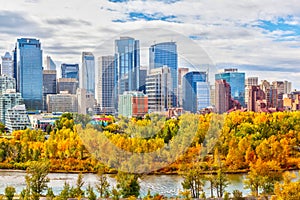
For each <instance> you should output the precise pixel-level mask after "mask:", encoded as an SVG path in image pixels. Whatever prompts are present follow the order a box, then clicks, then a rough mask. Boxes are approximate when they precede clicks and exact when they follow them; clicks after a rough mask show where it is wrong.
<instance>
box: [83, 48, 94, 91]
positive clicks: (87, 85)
mask: <svg viewBox="0 0 300 200" xmlns="http://www.w3.org/2000/svg"><path fill="white" fill-rule="evenodd" d="M95 75H96V74H95V57H94V55H93V54H92V53H91V52H83V53H82V66H81V69H80V80H79V85H80V88H84V89H86V91H87V93H91V94H93V95H94V96H95V77H96V76H95Z"/></svg>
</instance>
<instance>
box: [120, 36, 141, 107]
mask: <svg viewBox="0 0 300 200" xmlns="http://www.w3.org/2000/svg"><path fill="white" fill-rule="evenodd" d="M115 70H116V73H115V75H116V78H115V81H116V84H115V85H116V86H117V87H116V90H117V91H116V94H118V95H117V96H119V95H122V94H123V93H124V92H125V91H137V90H138V89H139V71H140V42H139V40H135V39H134V38H130V37H121V38H120V39H119V40H116V41H115ZM116 102H118V100H116Z"/></svg>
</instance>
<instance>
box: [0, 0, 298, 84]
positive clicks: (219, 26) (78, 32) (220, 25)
mask: <svg viewBox="0 0 300 200" xmlns="http://www.w3.org/2000/svg"><path fill="white" fill-rule="evenodd" d="M4 11H5V12H10V13H15V15H16V16H18V14H19V13H23V14H22V16H23V18H24V20H25V21H27V22H30V23H29V24H31V25H30V26H28V27H26V28H25V29H22V31H21V32H26V33H28V34H25V33H22V34H21V35H20V29H19V28H17V27H15V28H10V27H8V26H7V27H2V29H3V28H6V30H9V31H7V32H1V34H0V38H1V39H2V40H1V43H0V53H1V54H3V53H4V52H5V51H7V50H12V47H13V45H14V43H15V41H16V39H17V37H21V36H32V37H37V38H39V39H41V42H42V46H43V50H44V54H45V55H46V54H50V55H51V56H52V57H53V58H55V59H57V60H59V61H63V62H80V54H81V52H82V51H92V50H94V48H100V49H101V51H102V52H106V53H107V54H108V53H112V52H113V49H114V47H113V41H112V40H111V38H113V37H117V36H120V35H122V33H124V32H127V31H133V30H139V31H133V33H135V32H136V37H137V39H140V40H141V44H142V45H146V46H144V47H145V48H147V47H148V46H147V45H149V44H151V42H153V41H154V40H155V41H156V42H158V41H159V40H172V39H173V40H174V39H175V38H172V37H171V36H168V35H165V34H166V32H165V31H160V30H158V29H157V33H156V35H157V37H156V38H151V37H152V36H153V35H154V34H150V35H149V34H143V31H141V30H143V29H145V28H163V29H167V30H172V31H174V32H178V33H180V34H182V35H184V36H185V37H186V38H188V37H190V36H195V38H197V40H195V41H194V42H195V43H196V44H197V45H199V46H200V47H202V48H203V50H204V51H205V52H207V53H208V55H209V57H210V58H211V60H212V62H213V63H215V64H218V63H236V64H247V65H251V64H252V65H260V66H266V68H268V67H270V66H273V67H278V68H284V69H283V71H284V70H287V72H288V70H291V69H293V68H297V67H298V66H299V65H300V57H299V55H300V48H296V47H299V44H298V42H299V36H298V35H293V34H294V32H293V31H290V30H287V31H286V30H276V31H273V32H269V31H268V30H263V29H262V28H259V27H258V26H257V25H259V23H261V22H259V20H269V21H272V22H274V23H276V22H277V20H278V18H284V19H289V20H287V21H286V24H288V25H298V24H299V22H300V20H299V19H300V4H299V3H298V1H297V0H286V1H274V0H264V1H261V0H252V1H249V0H241V1H235V0H226V1H224V0H201V1H199V0H186V1H177V2H174V3H172V4H166V3H165V2H162V1H129V2H127V3H112V2H109V1H105V0H88V1H82V0H64V1H58V0H51V1H47V0H30V1H24V0H14V1H3V2H2V4H1V8H0V13H3V12H4ZM130 12H135V13H146V14H155V13H159V14H160V15H161V14H163V15H165V16H173V15H174V16H176V19H175V20H174V21H180V22H182V23H174V22H164V21H159V20H154V21H150V22H148V21H145V20H138V21H134V22H126V23H113V22H112V21H113V20H117V19H120V20H125V21H126V20H128V19H130V16H129V13H130ZM290 16H292V17H290ZM159 17H162V16H159ZM32 29H34V30H32ZM49 33H51V35H50V34H49ZM132 35H134V34H132ZM146 36H147V37H146ZM107 40H108V42H105V41H107ZM100 44H102V46H99V45H100ZM103 44H105V45H103ZM179 48H181V49H179V50H180V51H181V52H182V51H184V48H186V49H187V50H188V51H192V50H193V49H191V48H188V47H185V46H184V45H180V46H179ZM197 53H198V52H194V56H191V57H194V58H199V56H198V55H199V54H197ZM186 54H189V55H190V54H191V52H188V53H186ZM145 57H146V56H145ZM191 57H190V59H193V58H191ZM196 60H197V59H196ZM142 62H143V63H144V64H145V63H147V58H145V59H142ZM250 70H251V69H249V71H250ZM270 70H272V69H271V68H270ZM249 73H250V72H249ZM263 74H266V73H263ZM274 76H275V77H278V78H283V77H282V76H276V73H275V74H274ZM287 78H288V77H287ZM294 81H295V84H294V85H296V86H298V87H299V88H300V82H299V81H298V79H294Z"/></svg>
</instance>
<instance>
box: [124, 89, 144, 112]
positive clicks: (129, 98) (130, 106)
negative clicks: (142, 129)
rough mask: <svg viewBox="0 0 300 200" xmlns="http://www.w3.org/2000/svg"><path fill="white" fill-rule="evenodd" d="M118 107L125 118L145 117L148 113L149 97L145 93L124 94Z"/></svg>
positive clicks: (128, 92)
mask: <svg viewBox="0 0 300 200" xmlns="http://www.w3.org/2000/svg"><path fill="white" fill-rule="evenodd" d="M118 105H119V108H118V110H119V115H122V116H125V117H143V116H144V115H145V114H147V113H148V97H147V96H146V95H145V94H144V93H143V92H137V91H127V92H124V94H123V95H120V96H119V104H118Z"/></svg>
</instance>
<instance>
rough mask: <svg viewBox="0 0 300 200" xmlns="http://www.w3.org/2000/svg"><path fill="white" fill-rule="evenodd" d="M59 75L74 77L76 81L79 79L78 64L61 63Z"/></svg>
mask: <svg viewBox="0 0 300 200" xmlns="http://www.w3.org/2000/svg"><path fill="white" fill-rule="evenodd" d="M61 77H62V78H75V79H76V80H77V81H79V65H78V64H66V63H63V64H62V65H61Z"/></svg>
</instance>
